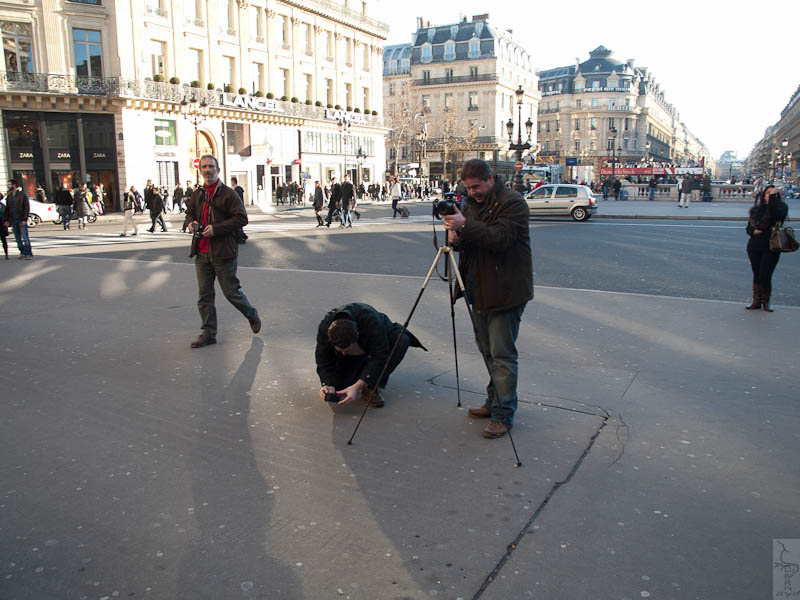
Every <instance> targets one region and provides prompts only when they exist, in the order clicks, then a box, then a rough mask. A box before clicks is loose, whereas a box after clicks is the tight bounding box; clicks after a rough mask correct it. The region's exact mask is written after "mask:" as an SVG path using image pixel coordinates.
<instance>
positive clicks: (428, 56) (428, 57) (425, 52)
mask: <svg viewBox="0 0 800 600" xmlns="http://www.w3.org/2000/svg"><path fill="white" fill-rule="evenodd" d="M421 60H422V62H424V63H429V62H431V61H432V60H433V54H432V51H431V45H430V44H427V43H426V44H423V45H422V59H421Z"/></svg>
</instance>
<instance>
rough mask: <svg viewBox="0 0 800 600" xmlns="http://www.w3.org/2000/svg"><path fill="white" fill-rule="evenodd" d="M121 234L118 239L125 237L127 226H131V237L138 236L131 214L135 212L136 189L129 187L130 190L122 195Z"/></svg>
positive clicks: (137, 229)
mask: <svg viewBox="0 0 800 600" xmlns="http://www.w3.org/2000/svg"><path fill="white" fill-rule="evenodd" d="M122 210H123V218H122V233H120V234H119V237H126V236H127V235H128V225H133V233H132V234H131V235H139V228H138V227H137V226H136V221H134V220H133V213H134V211H135V210H136V188H135V187H133V186H131V189H130V190H128V191H127V192H125V193H124V194H123V195H122Z"/></svg>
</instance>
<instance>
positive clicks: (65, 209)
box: [54, 183, 72, 231]
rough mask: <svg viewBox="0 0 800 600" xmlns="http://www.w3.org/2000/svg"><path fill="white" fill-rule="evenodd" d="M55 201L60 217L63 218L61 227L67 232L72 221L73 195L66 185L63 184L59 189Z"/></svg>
mask: <svg viewBox="0 0 800 600" xmlns="http://www.w3.org/2000/svg"><path fill="white" fill-rule="evenodd" d="M54 200H55V204H56V210H57V211H58V215H59V216H60V217H61V226H62V227H63V228H64V230H65V231H66V230H67V229H69V222H70V221H71V220H72V194H70V193H69V188H68V187H67V184H66V183H64V184H62V186H61V187H60V188H59V189H58V191H57V192H56V195H55V198H54Z"/></svg>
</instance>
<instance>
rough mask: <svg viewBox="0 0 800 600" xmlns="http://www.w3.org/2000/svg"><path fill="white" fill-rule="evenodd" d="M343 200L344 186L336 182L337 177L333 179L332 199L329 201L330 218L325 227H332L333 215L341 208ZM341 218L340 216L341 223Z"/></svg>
mask: <svg viewBox="0 0 800 600" xmlns="http://www.w3.org/2000/svg"><path fill="white" fill-rule="evenodd" d="M341 198H342V186H341V185H339V184H338V183H337V182H336V177H331V198H330V200H329V201H328V218H327V219H326V220H325V226H326V227H330V226H331V221H332V220H333V213H335V212H336V207H337V206H339V201H340V200H341ZM341 218H342V217H341V216H339V219H340V222H341Z"/></svg>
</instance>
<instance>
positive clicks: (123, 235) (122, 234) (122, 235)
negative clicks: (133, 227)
mask: <svg viewBox="0 0 800 600" xmlns="http://www.w3.org/2000/svg"><path fill="white" fill-rule="evenodd" d="M134 235H136V234H134ZM119 237H128V236H127V235H125V234H124V233H120V234H119Z"/></svg>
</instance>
